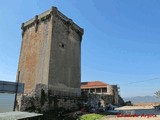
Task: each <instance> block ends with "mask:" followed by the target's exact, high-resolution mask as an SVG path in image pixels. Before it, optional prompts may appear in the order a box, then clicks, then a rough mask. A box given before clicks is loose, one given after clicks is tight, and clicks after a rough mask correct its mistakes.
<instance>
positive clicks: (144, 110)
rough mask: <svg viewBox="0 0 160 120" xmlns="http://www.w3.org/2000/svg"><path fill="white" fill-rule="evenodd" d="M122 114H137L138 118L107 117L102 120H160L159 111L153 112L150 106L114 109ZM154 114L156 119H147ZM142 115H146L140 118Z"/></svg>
mask: <svg viewBox="0 0 160 120" xmlns="http://www.w3.org/2000/svg"><path fill="white" fill-rule="evenodd" d="M116 110H119V111H120V112H121V113H122V114H132V115H134V114H137V115H138V117H117V116H107V117H105V118H103V120H160V110H155V109H154V107H153V106H152V105H150V106H124V107H119V108H116ZM150 114H156V115H157V116H156V117H153V116H152V117H148V116H147V115H150ZM142 115H146V117H145V116H142Z"/></svg>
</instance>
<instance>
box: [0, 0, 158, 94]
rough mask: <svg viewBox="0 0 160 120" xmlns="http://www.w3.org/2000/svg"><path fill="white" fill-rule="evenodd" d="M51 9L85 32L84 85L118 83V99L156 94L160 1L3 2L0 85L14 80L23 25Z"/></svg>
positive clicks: (58, 0)
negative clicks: (3, 81)
mask: <svg viewBox="0 0 160 120" xmlns="http://www.w3.org/2000/svg"><path fill="white" fill-rule="evenodd" d="M51 6H56V7H57V8H58V9H59V10H60V11H61V12H62V13H64V14H65V15H66V16H68V17H69V18H71V19H72V20H73V21H74V22H75V23H77V24H78V25H79V26H80V27H82V28H84V35H83V40H82V62H81V70H82V77H81V80H82V81H92V80H100V81H103V82H106V83H109V84H118V85H119V86H120V88H121V89H120V94H121V95H122V97H129V96H141V95H154V92H155V91H157V90H159V89H160V87H159V86H160V34H159V31H160V7H159V6H160V1H158V0H132V1H131V0H130V1H129V0H101V1H100V0H46V1H41V0H27V1H22V0H16V1H10V0H1V1H0V79H1V80H6V81H15V78H16V72H17V67H18V59H19V53H20V46H21V29H20V28H21V23H22V22H25V21H27V20H29V19H30V18H33V17H34V16H35V15H37V14H40V13H42V12H44V11H46V10H48V9H50V8H51ZM141 81H146V82H141ZM133 82H136V83H133Z"/></svg>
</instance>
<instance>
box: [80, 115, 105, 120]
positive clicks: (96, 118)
mask: <svg viewBox="0 0 160 120" xmlns="http://www.w3.org/2000/svg"><path fill="white" fill-rule="evenodd" d="M103 117H104V115H100V114H86V115H82V116H80V117H79V118H78V119H77V120H100V119H101V118H103Z"/></svg>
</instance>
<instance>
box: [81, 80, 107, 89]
mask: <svg viewBox="0 0 160 120" xmlns="http://www.w3.org/2000/svg"><path fill="white" fill-rule="evenodd" d="M107 85H108V84H106V83H103V82H100V81H92V82H81V88H98V87H106V86H107Z"/></svg>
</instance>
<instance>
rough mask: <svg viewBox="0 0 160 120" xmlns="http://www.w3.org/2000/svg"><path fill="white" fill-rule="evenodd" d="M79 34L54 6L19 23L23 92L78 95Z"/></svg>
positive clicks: (79, 67)
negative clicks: (20, 25)
mask: <svg viewBox="0 0 160 120" xmlns="http://www.w3.org/2000/svg"><path fill="white" fill-rule="evenodd" d="M82 35H83V29H82V28H80V27H79V26H77V25H76V24H75V23H74V22H73V21H72V20H71V19H69V18H67V17H66V16H65V15H63V14H62V13H61V12H60V11H58V10H57V8H55V7H52V8H51V9H50V10H48V11H46V12H44V13H42V14H40V15H36V16H35V17H34V18H32V19H31V20H29V21H27V22H25V23H23V24H22V45H21V52H20V59H19V65H18V72H19V73H20V74H19V82H20V83H24V85H25V91H24V95H30V96H33V95H36V94H40V93H41V92H42V90H43V91H44V92H45V93H47V92H48V91H50V94H51V95H58V96H73V97H75V96H79V95H80V81H81V40H82ZM17 81H18V77H17Z"/></svg>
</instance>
